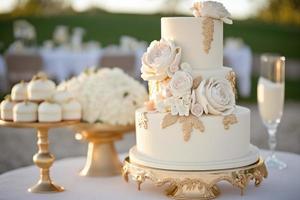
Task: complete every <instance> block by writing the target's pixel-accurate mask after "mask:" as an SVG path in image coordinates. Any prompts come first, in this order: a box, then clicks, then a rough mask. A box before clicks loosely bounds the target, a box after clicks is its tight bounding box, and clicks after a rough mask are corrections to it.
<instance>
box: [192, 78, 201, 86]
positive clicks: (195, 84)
mask: <svg viewBox="0 0 300 200" xmlns="http://www.w3.org/2000/svg"><path fill="white" fill-rule="evenodd" d="M201 81H202V77H201V76H198V77H196V78H194V80H193V87H192V89H197V88H198V86H199V85H200V83H201Z"/></svg>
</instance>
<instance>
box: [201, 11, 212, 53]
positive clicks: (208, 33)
mask: <svg viewBox="0 0 300 200" xmlns="http://www.w3.org/2000/svg"><path fill="white" fill-rule="evenodd" d="M202 35H203V36H204V40H203V46H204V52H205V53H206V54H208V53H209V50H210V48H211V43H212V41H213V39H214V37H213V36H214V20H213V19H212V18H210V17H206V18H204V20H203V22H202Z"/></svg>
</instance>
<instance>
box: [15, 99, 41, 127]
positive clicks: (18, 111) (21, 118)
mask: <svg viewBox="0 0 300 200" xmlns="http://www.w3.org/2000/svg"><path fill="white" fill-rule="evenodd" d="M37 109H38V105H37V104H36V103H33V102H29V101H24V102H21V103H17V104H16V105H15V106H14V108H13V120H14V122H35V121H37Z"/></svg>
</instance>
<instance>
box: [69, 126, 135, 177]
mask: <svg viewBox="0 0 300 200" xmlns="http://www.w3.org/2000/svg"><path fill="white" fill-rule="evenodd" d="M75 128H76V130H77V131H79V132H80V136H81V137H80V139H85V140H87V141H88V142H89V145H88V152H87V158H86V163H85V166H84V168H83V169H82V170H81V171H80V173H79V175H81V176H89V177H97V176H116V175H120V174H121V171H122V163H121V162H120V160H119V157H118V154H117V151H116V149H115V146H114V142H115V141H117V140H121V139H122V137H123V134H125V133H126V132H128V131H131V130H134V126H133V125H130V126H112V125H105V124H85V123H82V124H80V125H78V126H76V127H75Z"/></svg>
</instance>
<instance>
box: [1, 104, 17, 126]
mask: <svg viewBox="0 0 300 200" xmlns="http://www.w3.org/2000/svg"><path fill="white" fill-rule="evenodd" d="M14 105H15V103H14V102H12V101H10V100H3V101H2V102H1V108H0V110H1V119H2V120H7V121H11V120H13V107H14Z"/></svg>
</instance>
